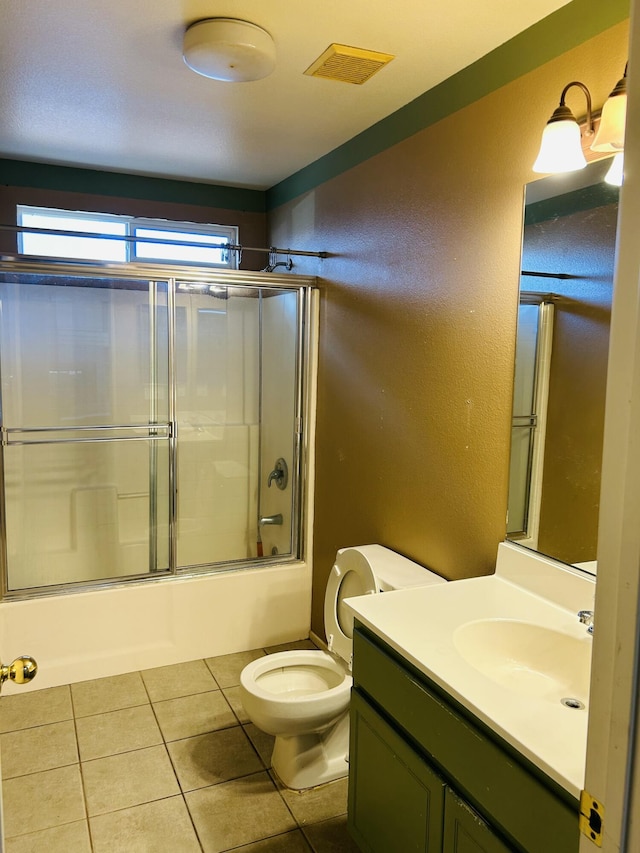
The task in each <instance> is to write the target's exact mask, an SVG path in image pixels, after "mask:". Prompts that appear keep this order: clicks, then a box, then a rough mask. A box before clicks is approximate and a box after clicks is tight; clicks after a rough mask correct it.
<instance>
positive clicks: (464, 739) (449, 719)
mask: <svg viewBox="0 0 640 853" xmlns="http://www.w3.org/2000/svg"><path fill="white" fill-rule="evenodd" d="M353 683H354V689H353V692H352V700H351V742H350V773H349V814H348V823H349V830H350V832H351V834H352V836H353V837H354V839H355V840H356V842H357V843H358V845H359V847H360V848H361V849H362V850H363V851H364V853H412V851H416V853H418V851H419V853H441V851H443V853H508V851H521V853H577V850H578V846H579V840H578V839H579V830H578V811H579V806H578V801H577V800H576V799H574V798H573V797H572V796H571V795H570V794H568V793H567V792H566V791H564V790H563V789H562V788H560V786H559V785H557V784H556V783H555V782H554V781H553V780H551V779H550V778H548V777H547V776H545V775H544V774H543V773H542V772H541V771H540V770H539V769H537V768H535V767H534V766H533V765H532V764H531V763H530V762H528V761H527V760H526V759H525V758H524V757H523V756H521V755H519V754H518V753H516V751H515V750H514V749H513V748H512V747H510V746H509V745H508V744H506V743H505V742H504V741H502V740H501V739H500V738H499V737H498V736H497V735H496V734H495V733H494V732H491V730H490V729H488V728H487V727H486V726H485V725H484V724H483V723H481V722H480V721H479V720H477V719H476V718H475V717H474V716H473V715H472V714H470V713H469V712H468V711H466V710H465V709H463V708H461V707H460V706H458V705H457V704H456V703H454V701H453V700H452V699H451V698H450V697H448V696H447V695H446V694H445V693H444V692H443V691H442V690H441V689H440V688H438V687H437V685H435V684H433V683H432V682H430V680H429V679H428V678H427V677H426V676H425V675H423V674H422V673H420V672H419V671H418V670H416V669H415V668H414V667H412V666H411V664H409V663H408V662H407V661H405V660H404V659H403V658H402V657H401V656H400V655H398V654H396V652H394V651H393V650H392V649H391V648H390V647H389V646H388V645H386V644H385V643H384V642H383V641H382V640H381V639H380V638H378V637H377V636H376V635H375V634H373V633H372V632H371V631H369V630H368V629H367V628H365V627H364V626H362V625H360V624H358V623H356V630H355V632H354V657H353Z"/></svg>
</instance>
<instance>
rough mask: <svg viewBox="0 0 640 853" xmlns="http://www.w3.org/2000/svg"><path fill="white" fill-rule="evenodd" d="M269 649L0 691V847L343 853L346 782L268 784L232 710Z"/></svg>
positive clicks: (257, 748) (259, 751) (261, 739)
mask: <svg viewBox="0 0 640 853" xmlns="http://www.w3.org/2000/svg"><path fill="white" fill-rule="evenodd" d="M309 645H310V644H309ZM300 646H303V647H305V644H304V643H303V644H292V646H289V647H288V648H291V647H296V648H298V647H300ZM282 648H287V647H277V648H270V649H257V650H254V651H251V652H242V653H240V654H236V655H225V656H223V657H217V658H208V659H206V660H195V661H191V662H190V663H185V664H177V665H175V666H167V667H161V668H159V669H150V670H145V671H144V672H135V673H130V674H128V675H119V676H114V677H112V678H101V679H97V680H95V681H84V682H81V683H79V684H72V685H70V686H64V687H52V688H49V689H47V690H40V691H35V692H32V693H27V694H24V695H12V696H4V697H2V699H0V732H1V734H0V751H1V755H2V777H3V784H2V787H3V797H4V826H5V837H6V843H5V849H6V853H62V851H64V853H223V851H228V850H236V851H240V853H311V851H313V853H343V851H344V853H356V852H357V849H358V848H357V847H356V845H355V844H354V843H353V842H352V841H350V839H349V837H348V834H347V830H346V808H347V782H346V779H341V780H339V781H337V782H332V783H330V784H329V785H324V786H321V787H319V788H315V789H312V790H309V791H302V792H294V791H290V790H287V789H284V788H282V787H281V786H280V785H279V783H278V781H277V780H276V779H274V778H273V777H272V775H271V774H270V772H269V769H268V768H269V759H270V756H271V747H272V742H273V740H272V738H270V737H269V736H268V735H265V734H263V733H262V732H261V731H259V730H258V729H256V728H255V726H253V725H252V724H251V723H249V721H248V720H247V718H246V716H245V714H244V711H243V709H242V706H241V704H240V700H239V687H238V683H239V674H240V671H241V669H242V667H243V666H244V665H245V664H246V663H248V662H249V661H251V660H254V659H255V658H256V657H259V656H261V655H263V654H265V653H269V652H273V651H280V650H281V649H282Z"/></svg>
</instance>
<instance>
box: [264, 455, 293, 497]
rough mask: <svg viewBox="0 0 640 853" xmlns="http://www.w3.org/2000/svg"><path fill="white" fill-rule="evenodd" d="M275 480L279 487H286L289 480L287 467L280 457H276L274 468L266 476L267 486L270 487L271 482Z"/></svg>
mask: <svg viewBox="0 0 640 853" xmlns="http://www.w3.org/2000/svg"><path fill="white" fill-rule="evenodd" d="M274 480H275V484H276V486H277V487H278V488H279V489H286V488H287V483H288V482H289V468H288V467H287V463H286V461H285V460H284V459H283V458H282V456H281V457H280V458H279V459H276V464H275V468H274V469H273V471H272V472H271V473H270V474H269V477H268V478H267V486H268V487H269V488H271V483H273V482H274Z"/></svg>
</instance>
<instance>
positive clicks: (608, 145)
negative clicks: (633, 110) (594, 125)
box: [591, 65, 627, 153]
mask: <svg viewBox="0 0 640 853" xmlns="http://www.w3.org/2000/svg"><path fill="white" fill-rule="evenodd" d="M626 117H627V66H626V65H625V68H624V74H623V76H622V78H621V79H620V80H618V82H617V83H616V85H615V88H614V90H613V92H611V94H610V95H609V97H608V98H607V100H606V101H605V105H604V107H603V108H602V115H601V116H600V127H599V128H598V132H597V133H596V138H595V139H594V140H593V144H592V146H591V149H592V150H593V151H610V152H614V153H615V152H617V151H622V150H623V148H624V128H625V121H626Z"/></svg>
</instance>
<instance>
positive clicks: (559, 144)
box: [533, 106, 587, 174]
mask: <svg viewBox="0 0 640 853" xmlns="http://www.w3.org/2000/svg"><path fill="white" fill-rule="evenodd" d="M586 165H587V161H586V159H585V156H584V153H583V151H582V144H581V135H580V125H579V124H578V122H577V121H576V120H575V118H574V116H573V114H572V113H571V110H569V109H568V108H567V107H564V106H561V107H558V109H557V110H556V111H555V112H554V114H553V115H552V116H551V118H550V119H549V122H548V124H547V125H546V127H545V129H544V130H543V132H542V141H541V142H540V151H539V153H538V157H537V158H536V162H535V163H534V164H533V171H534V172H542V173H544V174H555V173H558V172H575V171H576V170H577V169H584V167H585V166H586Z"/></svg>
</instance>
